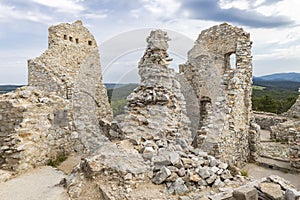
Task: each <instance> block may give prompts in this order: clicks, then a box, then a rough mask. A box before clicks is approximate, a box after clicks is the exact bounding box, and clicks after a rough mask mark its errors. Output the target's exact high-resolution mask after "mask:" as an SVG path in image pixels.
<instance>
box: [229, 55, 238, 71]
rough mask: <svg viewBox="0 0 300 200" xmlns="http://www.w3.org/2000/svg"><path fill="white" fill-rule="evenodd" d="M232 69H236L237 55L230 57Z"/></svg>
mask: <svg viewBox="0 0 300 200" xmlns="http://www.w3.org/2000/svg"><path fill="white" fill-rule="evenodd" d="M229 59H230V68H231V69H236V55H235V53H233V54H231V55H230V58H229Z"/></svg>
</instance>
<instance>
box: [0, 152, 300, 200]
mask: <svg viewBox="0 0 300 200" xmlns="http://www.w3.org/2000/svg"><path fill="white" fill-rule="evenodd" d="M79 161H80V157H79V156H76V157H74V156H70V157H69V158H68V159H67V160H66V161H65V162H63V163H62V164H61V165H59V166H58V168H59V169H56V168H53V167H50V166H44V167H39V168H35V169H33V170H31V171H29V172H27V173H25V174H23V175H21V176H19V177H16V178H14V179H11V180H9V181H7V182H3V183H0V188H1V190H0V199H1V200H29V199H30V200H40V199H45V200H67V199H68V195H67V193H66V190H65V189H64V188H63V187H62V186H61V185H59V182H60V181H61V180H62V179H63V178H65V177H66V176H67V174H69V173H70V172H71V169H72V168H73V167H74V166H75V165H76V164H77V163H78V162H79ZM245 170H247V171H248V174H249V176H251V177H254V178H256V179H260V178H262V177H266V176H269V175H278V176H280V177H283V178H284V179H286V180H288V181H290V182H291V183H292V184H293V185H295V186H296V188H297V189H298V190H299V189H300V181H299V180H300V174H288V173H284V172H281V171H278V170H272V169H268V168H263V167H260V166H257V165H255V164H248V165H247V166H246V167H245ZM156 187H161V185H157V186H156ZM161 189H162V188H161ZM147 190H151V188H144V189H143V193H144V192H146V191H147ZM151 191H152V190H151ZM154 191H159V190H156V189H154ZM135 196H139V194H135ZM157 196H159V194H158V195H157Z"/></svg>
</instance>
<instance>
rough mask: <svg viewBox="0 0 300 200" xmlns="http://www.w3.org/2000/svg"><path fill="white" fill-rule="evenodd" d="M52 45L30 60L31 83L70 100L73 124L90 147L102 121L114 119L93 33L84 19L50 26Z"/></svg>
mask: <svg viewBox="0 0 300 200" xmlns="http://www.w3.org/2000/svg"><path fill="white" fill-rule="evenodd" d="M48 40H49V47H48V50H46V51H45V52H44V53H43V54H42V55H41V56H40V57H38V58H35V59H34V60H29V61H28V72H29V75H28V84H29V85H30V86H35V87H37V88H39V89H41V90H43V91H47V92H53V93H55V94H56V95H58V96H60V97H62V98H64V99H65V100H67V101H68V102H69V108H70V112H69V113H70V115H71V116H70V117H71V118H72V121H73V124H72V126H73V128H74V130H75V131H76V132H77V133H75V134H79V137H80V138H81V139H82V143H83V144H84V145H85V146H86V148H87V149H90V150H91V149H93V148H95V146H97V143H98V142H99V141H98V142H97V140H95V138H100V137H101V136H99V135H101V134H99V133H100V132H101V131H100V130H99V125H98V124H99V121H100V120H102V119H105V120H108V121H110V120H112V110H111V109H110V106H109V103H108V101H107V99H108V98H107V93H106V89H105V87H104V85H103V83H102V73H101V67H100V57H99V52H98V47H97V43H96V41H95V39H94V37H93V35H92V34H91V33H90V32H89V31H88V29H86V28H85V27H84V26H83V25H82V22H81V21H76V22H74V23H73V24H68V23H64V24H59V25H56V26H51V27H50V28H49V38H48Z"/></svg>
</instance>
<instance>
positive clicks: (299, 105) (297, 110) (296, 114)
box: [287, 90, 300, 119]
mask: <svg viewBox="0 0 300 200" xmlns="http://www.w3.org/2000/svg"><path fill="white" fill-rule="evenodd" d="M299 92H300V90H299ZM287 116H288V117H290V118H297V119H300V95H299V97H298V99H297V100H296V102H295V103H294V105H292V107H291V108H290V109H289V110H288V111H287Z"/></svg>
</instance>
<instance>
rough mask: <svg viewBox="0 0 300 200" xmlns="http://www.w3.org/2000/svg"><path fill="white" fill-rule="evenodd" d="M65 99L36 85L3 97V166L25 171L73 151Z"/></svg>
mask: <svg viewBox="0 0 300 200" xmlns="http://www.w3.org/2000/svg"><path fill="white" fill-rule="evenodd" d="M66 109H67V104H66V102H65V101H64V99H62V98H60V97H58V96H55V95H52V94H49V93H44V92H41V91H39V90H37V89H36V88H33V87H22V88H19V89H17V90H16V91H15V92H12V93H8V94H5V95H2V96H1V97H0V116H1V117H0V124H1V129H0V147H1V148H0V167H1V169H7V170H13V171H18V172H19V171H23V170H28V169H30V168H32V167H35V166H38V165H43V164H46V163H47V162H48V161H50V160H55V159H56V157H57V156H60V155H64V154H68V153H70V152H71V150H72V147H73V146H74V144H75V140H72V139H71V137H70V135H71V131H70V130H71V129H70V128H69V127H70V116H69V115H68V113H67V112H66Z"/></svg>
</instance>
